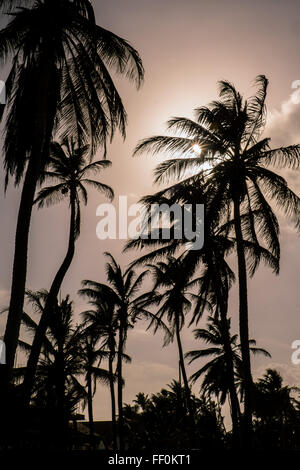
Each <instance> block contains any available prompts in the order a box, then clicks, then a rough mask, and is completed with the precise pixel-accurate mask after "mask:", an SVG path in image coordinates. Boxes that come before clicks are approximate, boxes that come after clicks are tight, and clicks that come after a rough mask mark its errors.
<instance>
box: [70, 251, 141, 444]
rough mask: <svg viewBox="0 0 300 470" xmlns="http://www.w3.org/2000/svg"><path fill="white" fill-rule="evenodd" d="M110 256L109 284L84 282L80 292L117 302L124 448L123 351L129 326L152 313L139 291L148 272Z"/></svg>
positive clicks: (121, 424) (119, 427)
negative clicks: (138, 294)
mask: <svg viewBox="0 0 300 470" xmlns="http://www.w3.org/2000/svg"><path fill="white" fill-rule="evenodd" d="M105 255H106V256H107V258H108V262H107V263H106V267H105V269H106V276H107V280H108V284H102V283H98V282H95V281H89V280H84V281H82V286H83V288H82V289H81V290H80V291H79V293H80V294H82V295H87V296H88V297H89V298H90V299H94V300H97V301H98V300H99V299H100V298H101V297H102V299H103V301H104V302H108V304H109V305H114V308H115V312H116V314H117V318H118V333H119V335H118V346H117V380H118V413H119V419H118V425H119V426H118V431H119V433H118V434H119V447H120V449H121V450H122V449H124V431H123V422H124V419H123V372H122V363H123V354H124V351H125V345H126V340H127V334H128V329H129V328H133V325H134V323H135V321H136V320H137V318H138V315H139V314H140V313H143V315H147V314H149V316H150V313H149V312H147V311H146V310H145V308H143V307H141V305H140V302H141V297H140V296H137V293H138V291H139V289H140V287H141V284H142V283H143V280H144V279H145V276H146V275H147V272H145V271H144V272H142V273H140V274H139V275H137V274H136V273H135V272H134V271H133V269H131V268H128V269H127V270H125V271H124V272H123V271H122V269H121V267H120V266H119V265H118V264H117V262H116V260H115V259H114V257H113V256H112V255H111V254H110V253H105Z"/></svg>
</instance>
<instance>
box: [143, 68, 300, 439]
mask: <svg viewBox="0 0 300 470" xmlns="http://www.w3.org/2000/svg"><path fill="white" fill-rule="evenodd" d="M256 84H257V86H258V91H257V93H256V94H255V95H254V96H253V97H251V98H250V99H249V100H244V99H243V98H242V96H241V95H240V93H238V92H237V90H236V89H235V87H234V86H233V85H232V84H231V83H229V82H227V81H221V82H220V99H219V100H218V101H214V102H212V103H211V104H210V105H209V106H202V107H200V108H198V109H197V110H196V120H195V121H193V120H190V119H187V118H184V117H176V118H173V119H171V120H170V121H169V122H168V128H169V130H170V131H175V133H179V134H180V135H175V136H154V137H151V138H147V139H145V140H143V141H142V142H140V143H139V145H138V146H137V148H136V150H135V154H138V153H141V152H143V151H146V150H147V151H153V152H154V153H155V152H160V151H166V152H168V153H169V154H171V155H174V158H170V159H168V160H167V161H165V162H163V163H161V164H160V165H158V167H157V169H156V181H157V182H162V181H164V180H168V179H170V178H171V177H175V178H179V180H180V181H182V182H181V184H182V185H184V186H189V187H190V189H191V190H193V189H194V192H195V193H197V191H198V190H199V187H201V188H202V192H203V191H208V192H209V193H210V201H211V204H214V205H215V206H219V213H220V214H222V215H223V218H226V217H229V215H230V214H233V216H234V225H233V230H234V235H235V239H236V252H237V258H238V280H239V329H240V339H241V348H242V358H243V378H244V382H245V412H244V435H245V443H247V442H250V434H251V422H252V375H251V364H250V351H249V325H248V296H247V259H246V253H247V248H248V241H249V240H251V241H253V240H254V241H257V242H259V241H260V242H261V241H263V242H264V243H265V244H266V246H267V248H268V249H269V250H270V251H271V253H272V255H274V257H275V258H279V255H280V247H279V242H278V232H279V227H278V221H277V218H276V216H275V213H274V211H273V208H272V207H271V205H270V202H271V200H272V201H274V202H275V203H276V205H277V206H278V208H279V209H281V210H283V212H284V213H285V214H286V215H287V216H289V217H290V218H291V219H292V221H293V222H295V224H296V226H297V227H298V226H299V215H298V214H299V209H300V199H299V198H298V196H297V195H296V194H295V193H294V192H293V191H292V190H291V189H290V188H289V187H288V184H287V182H286V180H285V179H284V178H283V177H282V176H279V175H278V174H277V173H275V172H274V171H273V170H271V169H270V168H269V167H270V166H271V167H276V166H277V167H279V168H282V167H287V168H298V167H299V162H300V159H299V157H300V147H299V146H298V145H292V146H288V147H281V148H276V149H271V148H270V139H269V138H261V135H262V132H263V131H264V127H265V122H266V106H265V101H266V96H267V86H268V80H267V79H266V78H265V77H264V76H263V75H261V76H258V77H257V79H256ZM182 135H184V137H183V136H182ZM195 154H196V155H195ZM178 155H180V156H178ZM178 184H179V183H177V186H178ZM175 186H176V185H174V187H175ZM245 212H247V213H249V217H248V221H247V224H246V226H244V225H243V223H242V217H243V214H244V213H245ZM277 271H278V270H277Z"/></svg>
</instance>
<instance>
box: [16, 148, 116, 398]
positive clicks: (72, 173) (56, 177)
mask: <svg viewBox="0 0 300 470" xmlns="http://www.w3.org/2000/svg"><path fill="white" fill-rule="evenodd" d="M88 152H89V147H88V146H84V147H79V148H78V147H76V146H75V144H74V142H73V141H71V140H66V141H64V142H63V143H62V145H60V144H59V143H57V142H53V143H52V144H51V147H50V157H49V164H48V168H47V170H46V171H45V179H47V180H50V181H54V183H55V184H53V185H51V186H46V187H44V188H42V189H41V190H40V192H39V193H38V196H37V198H36V200H35V203H37V204H38V207H43V206H44V205H45V204H46V205H51V204H53V203H56V202H59V201H61V200H62V199H64V198H68V199H69V206H70V228H69V242H68V249H67V253H66V255H65V258H64V260H63V262H62V264H61V265H60V267H59V269H58V271H57V273H56V275H55V277H54V279H53V282H52V285H51V287H50V290H49V295H48V296H47V302H46V306H45V309H44V310H43V313H42V316H41V319H40V322H39V328H38V329H37V331H36V335H35V337H34V340H33V344H32V348H31V352H30V355H29V359H28V363H27V371H26V374H25V379H24V402H25V404H26V403H29V400H30V393H31V390H32V386H33V382H34V375H35V370H36V366H37V363H38V358H39V354H40V350H41V346H42V343H43V337H44V336H45V333H46V329H47V326H48V324H49V321H50V317H51V315H52V311H53V309H55V304H56V302H57V296H58V293H59V290H60V288H61V285H62V282H63V280H64V277H65V275H66V273H67V271H68V269H69V267H70V265H71V262H72V260H73V257H74V253H75V242H76V239H77V238H78V237H79V234H80V202H81V200H82V201H83V203H84V204H85V205H86V204H87V201H88V194H87V189H86V187H92V188H96V189H97V190H98V191H100V192H102V193H104V194H105V195H106V196H108V197H109V198H110V199H112V198H113V191H112V189H111V188H110V187H109V186H107V185H105V184H103V183H100V182H99V181H97V180H95V179H92V178H91V175H93V174H95V173H97V172H99V171H100V170H102V169H105V168H107V167H108V166H110V162H109V161H108V160H100V161H95V162H93V163H87V156H88Z"/></svg>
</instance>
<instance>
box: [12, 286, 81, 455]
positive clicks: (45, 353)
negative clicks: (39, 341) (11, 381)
mask: <svg viewBox="0 0 300 470" xmlns="http://www.w3.org/2000/svg"><path fill="white" fill-rule="evenodd" d="M47 296H48V292H47V291H38V292H32V291H28V292H27V299H28V301H29V302H30V304H31V305H32V307H33V310H34V312H35V313H36V314H39V315H42V313H43V311H44V309H45V305H46V301H47ZM72 317H73V307H72V302H70V300H69V297H68V296H67V297H66V298H65V299H63V300H62V301H61V303H60V304H59V305H57V306H56V309H55V310H54V311H53V312H52V316H51V318H50V323H49V327H48V329H47V335H46V336H45V337H44V339H43V346H42V356H41V359H40V361H39V364H38V367H37V374H36V380H35V382H34V393H33V398H32V402H33V404H35V405H36V406H42V407H46V409H48V411H49V412H50V413H54V414H55V420H54V422H55V421H56V433H54V434H57V435H56V437H55V436H54V438H55V439H57V442H56V444H57V445H59V446H65V445H66V433H67V425H68V420H69V419H70V416H71V414H72V413H73V412H74V411H75V408H76V406H77V405H78V403H79V401H80V400H82V399H83V400H86V398H87V394H86V392H85V389H84V387H83V386H82V385H81V384H80V382H79V380H78V378H79V377H80V376H81V374H82V373H83V372H84V370H85V369H84V367H85V363H84V362H83V360H82V347H81V342H80V339H81V332H80V328H78V327H77V328H76V327H74V325H73V319H72ZM22 322H23V323H24V325H25V326H26V327H27V329H29V330H30V331H32V332H33V333H34V332H35V331H36V330H37V328H38V325H37V323H36V322H35V321H34V320H33V319H32V318H31V316H30V315H27V314H26V313H23V317H22ZM19 345H20V347H21V348H22V349H23V350H25V351H26V352H30V350H31V347H32V346H31V345H30V344H29V343H28V342H26V341H19ZM25 370H26V369H25ZM15 373H16V374H18V375H20V374H21V375H23V374H24V368H21V369H20V370H16V371H15ZM49 416H50V415H49Z"/></svg>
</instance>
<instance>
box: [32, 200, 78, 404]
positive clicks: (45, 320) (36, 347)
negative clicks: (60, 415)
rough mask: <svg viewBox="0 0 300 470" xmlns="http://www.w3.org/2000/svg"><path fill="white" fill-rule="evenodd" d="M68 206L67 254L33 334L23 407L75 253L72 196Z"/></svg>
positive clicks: (74, 207)
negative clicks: (69, 208) (69, 214)
mask: <svg viewBox="0 0 300 470" xmlns="http://www.w3.org/2000/svg"><path fill="white" fill-rule="evenodd" d="M70 205H71V216H70V233H69V243H68V250H67V254H66V256H65V258H64V260H63V262H62V264H61V266H60V268H59V270H58V271H57V273H56V276H55V278H54V280H53V282H52V285H51V288H50V291H49V294H48V298H47V301H46V305H45V309H44V311H43V313H42V316H41V319H40V322H39V325H38V328H37V330H36V332H35V336H34V339H33V343H32V347H31V351H30V355H29V358H28V362H27V367H26V373H25V377H24V382H23V400H24V404H25V406H26V405H28V404H29V402H30V398H31V392H32V388H33V384H34V377H35V373H36V368H37V364H38V361H39V356H40V352H41V348H42V345H43V341H44V338H45V335H46V331H47V328H48V325H49V319H50V318H51V314H52V312H53V309H54V308H55V307H56V304H57V296H58V293H59V290H60V288H61V285H62V282H63V280H64V277H65V275H66V273H67V271H68V269H69V267H70V265H71V262H72V260H73V257H74V253H75V219H76V205H75V197H74V195H73V194H72V195H70Z"/></svg>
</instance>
